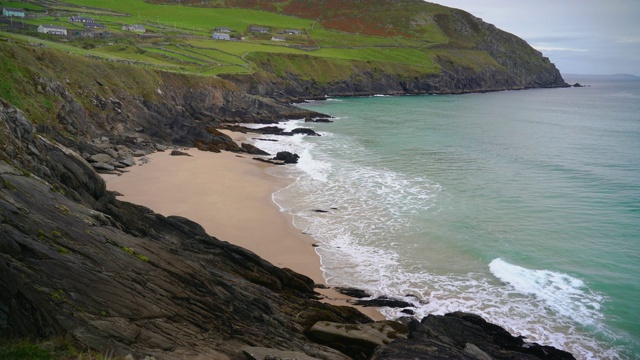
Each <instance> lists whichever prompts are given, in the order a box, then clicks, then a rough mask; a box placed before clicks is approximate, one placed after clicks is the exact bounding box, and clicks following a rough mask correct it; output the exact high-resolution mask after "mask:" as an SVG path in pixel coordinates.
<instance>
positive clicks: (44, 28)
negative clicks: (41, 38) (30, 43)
mask: <svg viewBox="0 0 640 360" xmlns="http://www.w3.org/2000/svg"><path fill="white" fill-rule="evenodd" d="M38 32H39V33H43V34H52V35H67V29H66V28H63V27H62V26H56V25H40V26H38Z"/></svg>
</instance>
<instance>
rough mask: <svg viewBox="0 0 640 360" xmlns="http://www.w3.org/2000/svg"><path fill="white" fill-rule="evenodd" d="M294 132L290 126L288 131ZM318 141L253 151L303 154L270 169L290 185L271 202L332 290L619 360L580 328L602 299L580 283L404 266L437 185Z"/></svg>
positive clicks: (494, 268)
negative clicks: (311, 246)
mask: <svg viewBox="0 0 640 360" xmlns="http://www.w3.org/2000/svg"><path fill="white" fill-rule="evenodd" d="M298 124H299V122H293V123H289V124H288V125H290V127H288V128H291V127H296V126H297V125H298ZM309 126H313V125H309ZM322 135H323V137H321V138H316V137H303V136H293V137H273V138H274V139H277V140H278V141H277V142H260V143H259V144H258V146H259V147H261V148H263V149H264V150H266V151H268V152H271V153H275V152H277V151H283V150H287V151H292V152H295V153H298V154H299V155H301V158H300V161H299V163H298V164H297V165H296V166H295V167H274V168H271V169H270V171H273V172H275V173H276V175H278V176H289V177H292V178H294V179H296V181H295V182H294V183H292V184H291V185H290V186H288V187H287V188H285V189H281V190H280V191H278V192H277V193H275V194H274V195H273V199H274V202H275V203H276V204H278V206H280V209H281V210H282V211H284V212H287V213H289V214H291V215H293V219H294V224H295V225H296V226H297V227H298V228H300V229H302V230H303V231H305V232H306V233H309V234H311V235H312V236H313V237H314V238H315V239H316V240H317V241H318V242H319V243H320V246H319V247H318V248H316V251H317V252H318V253H319V255H320V256H321V262H322V267H323V272H324V275H325V278H326V279H327V282H328V283H329V284H330V285H334V286H353V287H357V288H362V289H364V290H366V291H368V292H369V293H371V294H374V295H376V296H377V295H389V296H394V297H400V298H403V299H404V300H406V301H408V302H410V303H413V304H414V306H415V308H414V309H413V310H414V311H415V316H416V317H417V318H421V317H424V316H427V315H429V314H444V313H448V312H452V311H468V312H473V313H477V314H479V315H481V316H483V317H484V318H486V319H487V320H489V321H492V322H494V323H497V324H499V325H501V326H503V327H505V328H506V329H507V330H508V331H510V332H512V333H514V334H518V335H523V336H525V337H527V339H528V340H529V341H536V342H540V343H543V344H549V345H553V346H556V347H558V348H563V349H566V350H568V351H571V352H572V353H573V354H574V355H576V357H577V358H578V359H595V358H611V359H616V358H618V357H617V355H616V354H617V351H616V349H612V348H611V347H610V346H604V345H603V344H602V341H603V340H596V339H593V338H592V337H591V336H589V335H587V333H586V332H584V331H581V330H580V329H578V326H597V324H598V322H599V320H600V319H601V317H602V316H601V314H600V312H599V306H600V304H601V303H602V301H603V299H602V298H601V297H600V296H598V295H597V294H594V293H592V292H591V291H590V290H589V289H588V288H587V287H586V286H585V284H584V283H583V282H582V281H580V280H579V279H576V278H574V277H571V276H568V275H564V274H560V273H555V272H551V271H546V270H542V271H538V270H529V269H525V268H522V267H518V266H515V265H512V264H509V263H507V262H505V261H503V260H501V259H496V260H494V261H492V262H491V264H490V272H489V271H487V272H485V273H469V274H446V275H436V274H433V273H431V272H430V271H429V264H428V263H426V262H414V263H408V262H407V261H406V259H404V258H402V257H401V256H400V255H399V253H400V252H401V250H403V251H406V247H407V246H408V245H407V244H405V243H396V241H395V240H394V239H396V238H397V236H398V235H399V234H400V235H402V234H409V233H411V232H412V231H415V229H416V228H419V227H420V226H424V225H423V224H421V223H419V221H417V220H416V219H417V218H416V217H418V216H420V215H422V214H425V213H428V212H429V211H437V209H438V206H437V205H438V199H439V196H441V193H442V191H443V189H442V187H441V186H440V185H439V184H435V183H433V182H431V181H429V180H428V179H424V178H421V177H412V176H408V175H406V174H401V173H397V172H394V171H392V170H389V169H384V168H379V167H372V166H367V165H366V164H365V162H364V161H362V160H363V159H366V158H367V157H368V156H371V154H368V153H366V149H364V148H362V147H359V146H358V144H357V142H354V141H353V140H352V139H348V138H341V137H339V136H337V135H334V134H331V133H323V134H322ZM344 154H349V156H344ZM313 209H323V210H326V211H328V213H321V212H314V211H312V210H313ZM492 274H493V275H494V276H495V277H497V278H498V279H500V280H501V281H502V282H504V283H506V284H507V285H505V284H502V283H500V282H499V281H496V279H495V278H494V277H493V276H492ZM407 295H409V296H407ZM400 310H401V309H385V310H383V313H384V315H385V316H387V317H388V318H396V317H398V316H401V315H403V314H402V313H400ZM559 315H561V316H559ZM574 319H575V320H578V323H577V324H576V322H574ZM603 349H608V350H603Z"/></svg>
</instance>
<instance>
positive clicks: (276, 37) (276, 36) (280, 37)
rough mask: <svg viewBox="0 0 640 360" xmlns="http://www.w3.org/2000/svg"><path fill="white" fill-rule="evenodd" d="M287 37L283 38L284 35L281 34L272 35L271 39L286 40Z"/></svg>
mask: <svg viewBox="0 0 640 360" xmlns="http://www.w3.org/2000/svg"><path fill="white" fill-rule="evenodd" d="M286 40H287V39H285V38H284V36H282V35H274V36H273V37H272V38H271V41H286Z"/></svg>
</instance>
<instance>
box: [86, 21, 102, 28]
mask: <svg viewBox="0 0 640 360" xmlns="http://www.w3.org/2000/svg"><path fill="white" fill-rule="evenodd" d="M82 25H83V26H84V28H85V29H89V30H95V29H104V25H103V24H100V23H97V22H85V23H83V24H82Z"/></svg>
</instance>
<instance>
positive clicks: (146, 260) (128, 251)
mask: <svg viewBox="0 0 640 360" xmlns="http://www.w3.org/2000/svg"><path fill="white" fill-rule="evenodd" d="M122 250H123V251H124V252H126V253H127V254H130V255H133V256H135V257H136V258H137V259H138V260H140V261H142V262H149V258H148V257H146V256H144V255H142V254H138V253H137V252H135V251H134V250H133V249H131V248H129V247H123V248H122Z"/></svg>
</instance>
